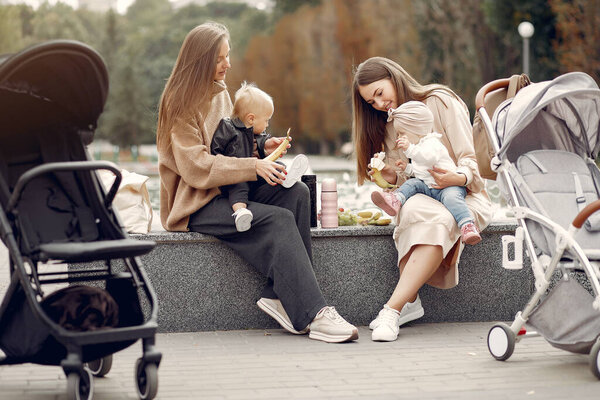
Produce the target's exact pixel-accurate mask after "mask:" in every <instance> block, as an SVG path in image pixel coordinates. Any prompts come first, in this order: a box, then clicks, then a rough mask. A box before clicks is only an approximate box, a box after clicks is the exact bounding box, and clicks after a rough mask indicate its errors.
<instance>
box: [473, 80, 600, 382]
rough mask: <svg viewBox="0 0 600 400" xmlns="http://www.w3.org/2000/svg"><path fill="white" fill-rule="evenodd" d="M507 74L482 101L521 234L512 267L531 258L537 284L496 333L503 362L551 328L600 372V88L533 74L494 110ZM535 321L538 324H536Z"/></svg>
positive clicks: (558, 343)
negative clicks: (490, 107)
mask: <svg viewBox="0 0 600 400" xmlns="http://www.w3.org/2000/svg"><path fill="white" fill-rule="evenodd" d="M506 85H508V79H501V80H497V81H493V82H490V83H488V84H487V85H485V86H484V87H482V88H481V89H480V90H479V93H478V94H477V98H476V107H477V111H478V113H479V116H480V118H481V120H482V122H483V124H484V127H485V130H486V132H487V134H488V135H489V137H490V139H491V142H492V144H493V147H494V150H495V157H493V158H492V161H491V167H492V169H493V170H494V171H496V172H497V174H498V175H497V183H498V186H499V187H500V191H501V193H502V195H503V196H504V197H505V198H506V200H507V202H508V204H509V206H510V207H511V208H512V210H513V211H514V213H515V217H516V218H517V221H518V227H517V228H516V230H515V234H514V236H512V235H509V236H504V237H503V238H502V247H503V266H504V267H505V268H508V269H520V268H522V267H523V247H525V249H526V251H527V254H528V256H529V258H530V261H531V267H532V270H533V276H534V278H535V290H534V293H533V295H532V297H531V299H530V300H529V302H528V303H527V304H526V305H525V308H524V309H523V310H522V311H519V312H518V313H517V314H516V317H515V319H514V321H513V322H512V324H511V325H507V324H504V323H498V324H496V325H494V326H493V327H492V328H491V329H490V331H489V334H488V337H487V344H488V348H489V351H490V353H491V354H492V356H493V357H494V358H496V359H497V360H500V361H504V360H507V359H508V358H509V357H510V356H511V355H512V353H513V351H514V347H515V343H516V342H519V341H520V340H521V339H523V338H525V337H528V336H534V335H536V336H539V335H542V336H543V337H544V338H545V339H546V340H547V341H548V342H549V343H550V344H551V345H552V346H554V347H557V348H560V349H563V350H567V351H570V352H573V353H581V354H589V355H590V367H591V370H592V373H593V374H594V375H595V376H596V377H597V378H598V379H600V354H599V353H600V339H599V337H600V283H599V281H598V279H599V278H600V271H599V265H600V262H599V261H600V212H596V211H598V210H600V200H598V199H599V197H600V196H599V194H600V171H599V170H598V166H597V165H596V163H595V161H594V160H595V159H596V157H597V156H598V152H599V150H600V123H599V119H600V90H599V89H598V86H597V84H596V83H595V82H594V80H593V79H592V78H591V77H590V76H588V75H586V74H584V73H581V72H572V73H568V74H564V75H561V76H559V77H557V78H556V79H554V80H552V81H546V82H539V83H533V84H531V85H529V86H526V87H524V88H523V89H521V90H520V91H519V92H517V94H516V96H515V97H513V98H511V99H507V100H505V101H504V102H502V103H501V104H500V105H499V106H498V108H497V109H496V111H495V112H494V115H493V119H491V120H490V117H489V115H488V113H487V111H486V108H485V105H486V102H485V98H486V96H487V95H490V94H491V93H494V92H497V91H499V90H502V89H504V88H505V87H506ZM525 324H527V329H529V328H530V327H531V328H533V329H534V330H535V331H529V332H528V331H527V330H526V329H525Z"/></svg>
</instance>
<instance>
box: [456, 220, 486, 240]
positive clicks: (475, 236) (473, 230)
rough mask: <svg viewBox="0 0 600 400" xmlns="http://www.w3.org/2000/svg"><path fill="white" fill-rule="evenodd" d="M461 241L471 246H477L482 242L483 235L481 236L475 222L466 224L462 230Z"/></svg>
mask: <svg viewBox="0 0 600 400" xmlns="http://www.w3.org/2000/svg"><path fill="white" fill-rule="evenodd" d="M460 239H461V240H462V241H463V243H466V244H470V245H475V244H477V243H479V242H481V235H480V234H479V229H477V227H476V226H475V224H474V223H473V222H469V223H468V224H464V225H463V226H462V228H460Z"/></svg>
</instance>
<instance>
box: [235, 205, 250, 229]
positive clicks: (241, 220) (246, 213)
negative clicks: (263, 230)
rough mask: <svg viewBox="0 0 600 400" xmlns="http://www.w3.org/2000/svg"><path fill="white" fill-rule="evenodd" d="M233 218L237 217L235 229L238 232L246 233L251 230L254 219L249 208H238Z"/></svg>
mask: <svg viewBox="0 0 600 400" xmlns="http://www.w3.org/2000/svg"><path fill="white" fill-rule="evenodd" d="M231 216H232V217H235V229H237V231H238V232H246V231H247V230H248V229H250V226H251V225H252V219H253V218H254V215H252V211H250V210H248V209H247V208H238V210H237V211H236V212H234V213H233V214H231Z"/></svg>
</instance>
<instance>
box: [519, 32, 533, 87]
mask: <svg viewBox="0 0 600 400" xmlns="http://www.w3.org/2000/svg"><path fill="white" fill-rule="evenodd" d="M517 30H518V31H519V35H521V37H522V38H523V73H525V74H527V75H529V38H530V37H532V36H533V32H534V31H535V29H534V27H533V24H532V23H531V22H529V21H523V22H521V23H520V24H519V26H518V27H517Z"/></svg>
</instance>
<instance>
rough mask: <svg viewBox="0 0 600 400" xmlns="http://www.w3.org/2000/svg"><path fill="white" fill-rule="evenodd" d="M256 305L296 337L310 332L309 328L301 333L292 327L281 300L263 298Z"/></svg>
mask: <svg viewBox="0 0 600 400" xmlns="http://www.w3.org/2000/svg"><path fill="white" fill-rule="evenodd" d="M256 305H257V306H258V308H260V309H261V310H263V311H264V312H265V313H267V314H268V315H269V316H270V317H271V318H273V319H274V320H275V321H277V322H278V323H279V325H281V327H282V328H283V329H285V330H286V331H288V332H289V333H293V334H294V335H304V334H305V333H307V332H308V326H307V327H306V328H304V329H302V330H301V331H297V330H296V329H294V325H292V321H291V320H290V317H289V316H288V315H287V313H286V312H285V309H284V308H283V305H282V304H281V301H280V300H279V299H267V298H266V297H261V298H260V299H259V300H258V301H257V302H256Z"/></svg>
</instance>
